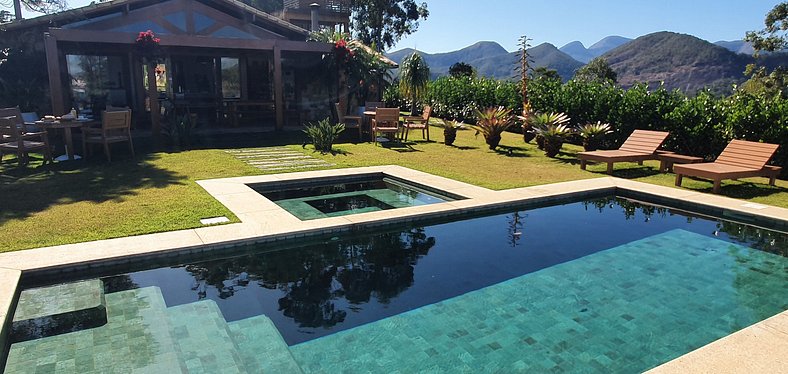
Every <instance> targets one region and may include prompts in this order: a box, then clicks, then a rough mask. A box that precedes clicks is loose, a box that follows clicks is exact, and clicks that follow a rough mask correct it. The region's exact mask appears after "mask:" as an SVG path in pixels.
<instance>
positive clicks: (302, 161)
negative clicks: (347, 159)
mask: <svg viewBox="0 0 788 374" xmlns="http://www.w3.org/2000/svg"><path fill="white" fill-rule="evenodd" d="M225 152H227V153H230V154H232V155H233V156H235V158H237V159H239V160H241V161H243V162H246V163H247V164H249V165H252V166H254V167H256V168H258V169H261V170H265V171H285V170H298V169H318V168H326V167H329V166H333V165H334V164H331V163H328V162H326V161H324V160H321V159H319V158H315V157H312V156H309V155H306V154H304V153H301V152H298V151H293V150H291V149H289V148H286V147H264V148H249V149H235V150H229V151H225Z"/></svg>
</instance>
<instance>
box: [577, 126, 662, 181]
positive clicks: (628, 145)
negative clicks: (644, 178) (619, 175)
mask: <svg viewBox="0 0 788 374" xmlns="http://www.w3.org/2000/svg"><path fill="white" fill-rule="evenodd" d="M667 137H668V133H667V132H664V131H651V130H635V131H633V132H632V134H631V135H629V138H627V140H626V141H624V144H622V145H621V147H619V148H618V149H616V150H609V151H591V152H580V153H578V154H577V156H578V158H580V169H583V170H585V169H586V163H587V162H588V161H597V162H606V163H607V173H608V174H612V173H613V164H614V163H616V162H637V163H638V164H640V165H642V164H643V161H645V160H656V159H657V154H658V153H657V148H659V147H660V146H661V145H662V143H663V142H665V139H667Z"/></svg>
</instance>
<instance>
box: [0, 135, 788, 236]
mask: <svg viewBox="0 0 788 374" xmlns="http://www.w3.org/2000/svg"><path fill="white" fill-rule="evenodd" d="M411 135H412V138H411V139H410V140H411V141H410V142H409V143H407V144H393V145H391V146H380V145H373V144H371V143H359V144H353V143H349V142H340V143H339V144H336V145H335V147H334V149H335V150H336V152H334V153H332V154H320V153H318V152H313V151H312V149H311V147H307V148H306V149H304V148H302V147H301V142H302V141H303V134H301V133H295V132H294V133H277V134H267V135H265V136H264V138H263V139H259V140H254V142H255V143H254V144H256V145H259V146H267V145H283V144H291V145H288V147H289V148H291V149H293V150H298V151H301V152H304V153H306V154H308V155H311V156H313V157H316V158H322V159H325V160H327V161H329V162H330V163H333V164H335V165H336V166H334V167H336V168H343V167H356V166H370V165H388V164H396V165H402V166H405V167H409V168H413V169H417V170H421V171H425V172H428V173H432V174H436V175H441V176H445V177H448V178H452V179H456V180H460V181H464V182H468V183H472V184H475V185H479V186H482V187H487V188H490V189H495V190H501V189H508V188H514V187H524V186H532V185H539V184H547V183H554V182H562V181H569V180H577V179H585V178H594V177H602V176H605V174H604V170H605V165H591V166H589V168H588V171H582V170H580V167H579V166H578V161H577V159H576V158H575V153H576V152H578V151H579V150H580V148H579V147H577V146H573V145H565V146H564V151H563V152H562V153H560V154H559V155H558V157H557V158H555V159H550V158H547V157H545V156H544V155H543V153H542V152H541V151H539V150H538V149H536V146H535V145H532V144H525V143H523V141H522V138H521V137H520V136H519V135H517V134H513V133H506V134H504V136H503V140H502V142H501V144H502V146H501V147H499V150H498V151H490V150H488V149H487V146H486V144H485V143H484V139H483V138H482V137H481V136H479V137H478V138H477V137H474V132H473V131H471V130H465V131H460V132H459V133H458V136H457V141H456V142H455V146H452V147H449V146H446V145H444V144H442V141H443V134H442V131H441V130H440V129H438V128H434V127H433V128H432V131H431V134H430V135H431V138H432V141H431V142H426V141H422V140H421V138H420V135H421V134H420V133H418V132H416V133H413V134H411ZM414 139H416V141H413V140H414ZM208 146H209V147H210V148H209V149H198V150H191V151H183V152H172V153H167V152H157V153H147V154H143V155H138V157H137V158H136V159H134V160H131V159H130V158H129V157H128V156H125V155H122V154H119V155H118V156H117V157H113V159H115V158H117V160H116V161H114V162H112V163H111V164H110V163H106V162H105V161H104V160H103V158H102V157H100V156H98V157H96V158H94V159H92V160H90V161H88V162H85V161H78V162H71V163H56V164H54V165H46V166H43V167H39V166H38V165H37V164H36V163H35V162H34V163H33V164H32V165H30V166H28V167H26V168H17V167H16V160H15V159H14V158H13V157H6V158H5V159H4V160H3V161H2V163H0V207H2V209H0V232H2V233H3V235H0V251H13V250H20V249H26V248H34V247H41V246H51V245H58V244H66V243H76V242H83V241H90V240H98V239H107V238H114V237H122V236H129V235H140V234H148V233H154V232H162V231H170V230H179V229H188V228H195V227H200V226H201V224H200V223H199V219H200V218H206V217H216V216H226V217H229V218H230V219H231V221H232V222H238V219H237V218H236V217H235V216H233V215H232V213H231V212H230V211H228V210H227V209H226V208H224V206H223V205H221V204H219V203H218V202H217V201H216V200H214V199H213V198H212V197H211V196H210V195H208V194H207V193H206V192H205V191H203V190H202V188H201V187H200V186H199V185H197V184H196V183H195V181H196V180H200V179H211V178H224V177H231V176H243V175H254V174H263V172H262V171H261V170H259V169H256V168H253V167H251V166H249V165H247V164H245V163H243V162H241V161H239V160H237V159H235V158H234V157H233V156H232V155H230V154H228V153H227V152H225V151H224V150H223V149H221V147H226V146H227V145H226V144H210V145H208ZM119 153H120V152H119ZM140 153H142V152H140ZM657 165H658V162H656V161H650V162H646V163H645V165H644V166H638V165H637V164H634V163H621V164H616V170H615V173H614V175H615V176H619V177H623V178H628V179H633V180H638V181H642V182H647V183H653V184H659V185H665V186H673V178H674V175H673V174H662V173H658V172H657V170H656V168H657ZM766 182H767V181H766V179H765V178H753V179H744V180H741V181H735V182H734V181H726V182H724V184H723V190H722V193H723V195H726V196H730V197H735V198H741V199H745V200H749V201H753V202H758V203H763V204H769V205H775V206H781V207H786V208H788V182H786V181H778V186H777V187H770V186H768V185H767V184H766ZM684 185H685V187H687V188H691V189H695V190H699V191H703V192H710V191H711V187H712V186H711V183H710V182H707V181H701V180H695V179H691V178H685V181H684Z"/></svg>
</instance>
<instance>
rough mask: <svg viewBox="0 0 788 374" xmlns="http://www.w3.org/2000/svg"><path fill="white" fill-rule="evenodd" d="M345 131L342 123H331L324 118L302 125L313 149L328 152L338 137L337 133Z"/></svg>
mask: <svg viewBox="0 0 788 374" xmlns="http://www.w3.org/2000/svg"><path fill="white" fill-rule="evenodd" d="M342 131H345V124H344V123H331V121H330V120H329V119H328V118H326V119H323V120H320V121H318V122H317V123H310V124H307V125H306V126H305V127H304V133H306V135H307V136H308V137H309V139H310V140H311V141H312V144H313V145H314V146H315V150H317V151H320V152H323V153H328V152H331V149H332V148H333V146H334V141H335V140H336V139H337V138H338V137H339V134H341V133H342Z"/></svg>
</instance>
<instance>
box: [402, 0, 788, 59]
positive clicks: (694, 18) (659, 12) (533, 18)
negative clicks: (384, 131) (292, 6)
mask: <svg viewBox="0 0 788 374" xmlns="http://www.w3.org/2000/svg"><path fill="white" fill-rule="evenodd" d="M417 1H418V0H417ZM423 1H426V3H427V9H429V11H430V16H429V17H428V18H427V20H426V21H421V22H420V25H419V29H418V31H416V33H414V34H412V35H410V36H408V37H406V38H404V39H403V40H401V41H400V42H399V43H398V44H397V45H396V46H395V47H393V48H391V50H392V51H393V50H397V49H402V48H416V49H418V50H420V51H424V52H427V53H435V52H449V51H453V50H457V49H460V48H462V47H465V46H468V45H470V44H473V43H475V42H477V41H481V40H490V41H495V42H498V43H499V44H501V45H502V46H503V47H504V48H506V49H507V50H509V51H513V50H515V49H517V39H518V37H519V36H520V35H523V34H525V35H527V36H528V37H529V38H531V39H533V41H532V42H531V44H532V45H538V44H541V43H543V42H548V43H551V44H554V45H555V46H556V47H559V48H560V47H562V46H563V45H565V44H566V43H569V42H571V41H574V40H579V41H580V42H582V43H583V44H584V45H585V46H586V48H587V47H589V46H591V45H592V44H594V43H596V42H597V41H599V40H600V39H602V38H604V37H606V36H609V35H620V36H624V37H628V38H635V37H638V36H642V35H645V34H649V33H652V32H656V31H674V32H679V33H684V34H692V35H695V36H697V37H699V38H701V39H706V40H708V41H711V42H716V41H719V40H738V39H742V38H743V37H744V33H745V32H747V31H751V30H760V29H762V28H763V27H764V25H763V20H764V18H765V16H766V13H767V12H768V11H769V10H771V9H772V8H773V7H774V6H775V5H777V4H779V3H780V1H776V0H554V1H545V0H519V1H518V0H487V1H471V0H423Z"/></svg>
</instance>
